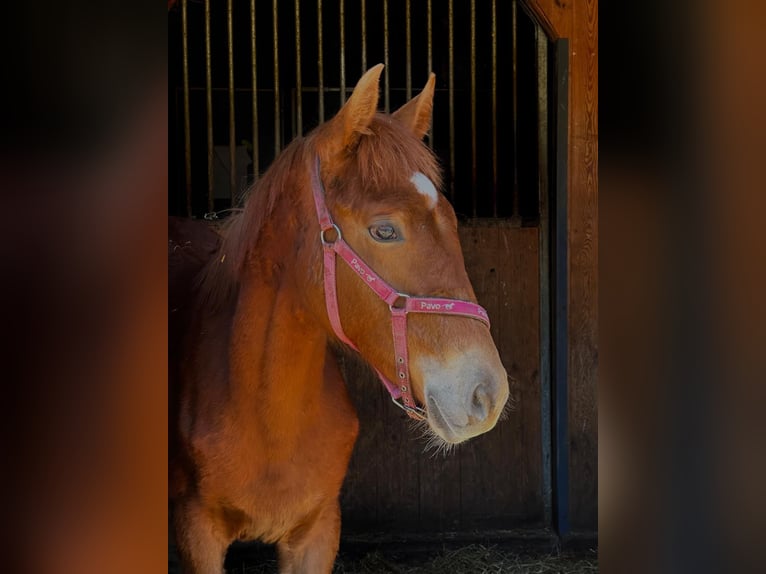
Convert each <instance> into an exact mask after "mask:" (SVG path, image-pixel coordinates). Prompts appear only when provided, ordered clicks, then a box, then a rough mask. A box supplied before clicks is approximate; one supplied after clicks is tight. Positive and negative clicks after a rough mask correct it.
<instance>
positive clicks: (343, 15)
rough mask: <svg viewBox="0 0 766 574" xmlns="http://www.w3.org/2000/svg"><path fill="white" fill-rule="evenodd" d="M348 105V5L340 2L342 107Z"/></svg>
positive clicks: (341, 0)
mask: <svg viewBox="0 0 766 574" xmlns="http://www.w3.org/2000/svg"><path fill="white" fill-rule="evenodd" d="M345 103H346V4H345V2H344V0H340V105H341V106H342V105H343V104H345Z"/></svg>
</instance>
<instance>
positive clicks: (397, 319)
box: [311, 157, 489, 420]
mask: <svg viewBox="0 0 766 574" xmlns="http://www.w3.org/2000/svg"><path fill="white" fill-rule="evenodd" d="M311 187H312V190H313V194H314V205H315V206H316V211H317V217H318V219H319V229H320V232H319V237H320V239H321V241H322V251H323V253H324V255H323V257H324V291H325V304H326V307H327V315H328V317H329V318H330V325H331V326H332V328H333V331H334V332H335V335H336V336H337V337H338V339H340V340H341V341H343V342H344V343H345V344H346V345H348V346H349V347H351V348H352V349H354V350H356V351H358V350H359V349H358V348H357V347H356V345H354V343H353V342H352V341H351V339H349V338H348V336H347V335H346V333H345V332H344V331H343V326H342V325H341V320H340V312H339V308H338V291H337V278H336V266H335V261H336V256H339V257H340V258H341V259H342V260H343V261H345V262H346V263H347V264H348V266H349V267H350V268H351V269H352V270H354V271H355V272H356V273H357V274H358V275H359V277H360V278H361V279H362V280H363V281H364V283H365V285H367V286H368V287H369V288H370V289H371V290H372V291H373V292H374V293H375V294H376V295H377V296H378V297H379V298H380V299H382V300H383V301H385V302H386V303H387V304H388V307H389V309H390V311H391V328H392V334H393V339H394V356H395V365H396V376H397V378H398V380H397V383H396V384H394V383H392V382H391V381H390V380H388V378H386V377H385V376H384V375H383V373H381V372H380V371H379V370H378V369H377V368H376V367H373V368H374V369H375V371H376V372H377V373H378V377H379V378H380V380H381V382H382V383H383V385H384V386H385V387H386V389H387V390H388V392H389V394H390V395H391V400H392V401H393V402H394V404H395V405H396V406H398V407H399V408H401V409H403V410H404V411H405V412H406V413H407V414H408V415H409V416H410V417H412V418H414V419H420V420H423V419H425V418H426V411H425V409H423V408H421V407H419V406H417V404H416V403H415V399H414V397H413V396H412V389H411V385H410V369H409V355H408V352H407V315H408V314H409V313H437V314H441V315H460V316H463V317H469V318H471V319H476V320H478V321H481V322H482V323H484V324H485V325H486V326H487V328H489V316H488V315H487V312H486V310H485V309H484V308H483V307H481V306H480V305H478V304H476V303H472V302H470V301H462V300H460V299H442V298H435V297H412V296H410V295H406V294H404V293H400V292H398V291H397V290H396V289H394V288H393V287H392V286H391V285H389V284H388V283H386V282H385V281H384V280H383V279H382V278H381V277H380V276H379V275H378V274H377V273H375V271H373V270H372V269H371V268H370V267H369V266H368V265H367V264H366V263H365V262H364V261H363V260H362V258H361V257H359V255H357V253H356V252H355V251H354V250H353V249H352V248H351V247H350V246H349V245H348V243H346V241H345V240H344V239H343V235H342V233H341V230H340V228H339V227H338V226H337V225H336V224H335V223H334V222H333V220H332V217H331V216H330V212H329V211H328V209H327V204H326V203H325V193H324V186H323V185H322V180H321V177H320V175H319V157H317V158H316V161H315V163H314V169H312V171H311Z"/></svg>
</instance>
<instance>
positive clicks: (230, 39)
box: [226, 0, 237, 207]
mask: <svg viewBox="0 0 766 574" xmlns="http://www.w3.org/2000/svg"><path fill="white" fill-rule="evenodd" d="M232 1H233V0H228V2H227V3H226V32H227V36H226V39H227V43H228V48H229V193H230V195H231V206H232V207H234V206H235V205H236V204H237V134H236V129H237V128H236V124H235V119H236V116H235V114H234V29H233V25H232V11H233V10H232Z"/></svg>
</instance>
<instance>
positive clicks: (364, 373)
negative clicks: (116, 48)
mask: <svg viewBox="0 0 766 574" xmlns="http://www.w3.org/2000/svg"><path fill="white" fill-rule="evenodd" d="M340 359H341V360H340V367H341V372H342V373H343V375H344V377H345V380H346V386H347V388H348V390H349V393H350V395H351V398H352V400H353V402H354V404H355V406H356V411H357V416H358V417H359V437H358V439H357V441H356V445H355V447H354V453H353V455H352V456H351V462H350V463H349V470H348V473H347V474H346V479H345V481H344V483H343V489H342V491H341V497H340V500H341V508H342V509H343V520H342V523H341V524H342V527H343V530H344V531H351V532H353V531H359V530H363V529H364V528H365V527H367V525H369V524H370V523H374V522H375V521H377V512H378V506H377V505H378V466H379V465H380V464H381V460H380V458H379V457H378V456H377V451H376V448H375V447H376V438H377V437H378V436H379V435H381V434H382V433H383V423H382V420H381V418H380V417H379V416H378V413H379V411H380V409H382V408H386V406H385V405H384V404H383V401H382V395H381V393H380V392H379V391H380V389H378V385H379V384H380V383H378V382H377V379H375V376H374V373H372V372H371V370H370V369H369V368H368V367H367V366H366V365H364V364H363V362H362V361H361V359H359V358H358V357H357V356H356V355H355V353H352V352H351V351H348V352H346V353H343V354H341V355H340Z"/></svg>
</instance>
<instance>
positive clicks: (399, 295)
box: [388, 291, 410, 310]
mask: <svg viewBox="0 0 766 574" xmlns="http://www.w3.org/2000/svg"><path fill="white" fill-rule="evenodd" d="M409 298H410V296H409V295H407V294H405V293H399V292H398V291H397V292H396V299H394V302H393V303H391V304H390V305H389V306H388V308H389V309H391V310H394V309H400V310H401V309H406V308H407V299H409ZM400 300H401V301H402V305H401V307H399V306H397V305H396V303H397V302H398V301H400Z"/></svg>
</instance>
